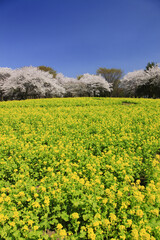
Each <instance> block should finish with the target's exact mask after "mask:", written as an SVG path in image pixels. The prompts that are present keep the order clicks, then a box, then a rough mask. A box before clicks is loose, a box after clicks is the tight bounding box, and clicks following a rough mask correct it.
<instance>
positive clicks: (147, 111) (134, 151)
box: [0, 98, 160, 240]
mask: <svg viewBox="0 0 160 240" xmlns="http://www.w3.org/2000/svg"><path fill="white" fill-rule="evenodd" d="M159 210H160V100H151V99H122V98H121V99H120V98H119V99H118V98H117V99H113V98H72V99H71V98H67V99H37V100H25V101H10V102H9V101H8V102H0V239H1V240H4V239H5V240H17V239H18V240H22V239H30V240H42V239H91V240H94V239H95V240H101V239H104V240H105V239H106V240H107V239H108V240H109V239H112V240H119V239H122V240H125V239H129V240H130V239H133V240H155V239H156V240H158V239H160V215H159Z"/></svg>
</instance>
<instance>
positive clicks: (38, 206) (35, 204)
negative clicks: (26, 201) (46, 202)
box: [32, 202, 40, 208]
mask: <svg viewBox="0 0 160 240" xmlns="http://www.w3.org/2000/svg"><path fill="white" fill-rule="evenodd" d="M32 206H33V207H35V208H40V204H39V203H38V202H33V203H32Z"/></svg>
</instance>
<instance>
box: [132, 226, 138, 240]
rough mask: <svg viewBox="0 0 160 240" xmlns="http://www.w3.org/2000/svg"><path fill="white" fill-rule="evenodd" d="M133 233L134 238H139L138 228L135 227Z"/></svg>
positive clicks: (134, 239)
mask: <svg viewBox="0 0 160 240" xmlns="http://www.w3.org/2000/svg"><path fill="white" fill-rule="evenodd" d="M131 235H132V239H133V240H139V235H138V231H137V229H133V230H132V233H131Z"/></svg>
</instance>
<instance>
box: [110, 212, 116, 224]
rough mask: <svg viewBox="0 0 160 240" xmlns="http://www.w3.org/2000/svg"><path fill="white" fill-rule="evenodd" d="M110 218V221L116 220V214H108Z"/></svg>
mask: <svg viewBox="0 0 160 240" xmlns="http://www.w3.org/2000/svg"><path fill="white" fill-rule="evenodd" d="M110 219H111V222H113V221H116V220H117V217H116V215H115V214H114V213H111V214H110Z"/></svg>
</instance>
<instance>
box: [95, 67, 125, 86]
mask: <svg viewBox="0 0 160 240" xmlns="http://www.w3.org/2000/svg"><path fill="white" fill-rule="evenodd" d="M96 73H97V74H101V75H102V76H103V77H104V78H105V79H106V81H107V82H109V83H114V82H116V81H119V80H120V79H121V78H122V76H123V71H122V70H121V69H116V68H111V69H109V68H99V69H98V70H97V71H96Z"/></svg>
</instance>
